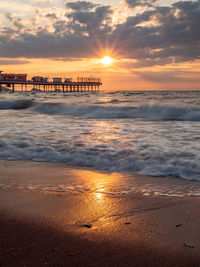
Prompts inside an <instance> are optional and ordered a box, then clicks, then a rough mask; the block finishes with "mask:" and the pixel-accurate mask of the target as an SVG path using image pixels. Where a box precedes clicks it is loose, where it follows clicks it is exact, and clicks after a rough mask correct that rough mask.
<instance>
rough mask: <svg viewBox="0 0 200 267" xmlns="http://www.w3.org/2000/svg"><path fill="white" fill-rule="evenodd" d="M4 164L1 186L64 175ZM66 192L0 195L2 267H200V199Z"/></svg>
mask: <svg viewBox="0 0 200 267" xmlns="http://www.w3.org/2000/svg"><path fill="white" fill-rule="evenodd" d="M2 164H3V165H2ZM27 164H28V165H27ZM0 165H1V173H0V178H1V181H3V179H7V178H9V177H10V179H11V180H12V179H15V178H16V179H17V177H18V176H19V177H21V178H20V179H22V180H23V181H25V180H26V179H32V178H33V176H37V177H38V175H39V176H40V179H41V183H42V180H43V177H46V178H48V177H54V178H56V175H58V173H57V170H56V167H55V166H53V165H52V166H53V167H49V168H46V167H45V164H43V163H39V164H36V163H30V162H29V163H26V162H24V163H22V162H20V163H17V162H8V163H6V162H1V164H0ZM23 166H24V168H23ZM30 166H34V168H32V169H31V167H30ZM42 166H44V168H43V167H42ZM14 170H15V171H14ZM63 170H64V173H65V175H66V174H67V170H68V169H67V168H64V167H63ZM79 171H80V173H81V169H80V168H79ZM69 172H70V169H69ZM108 175H109V174H108ZM22 176H24V177H22ZM66 179H67V177H66ZM91 179H92V177H91ZM112 179H114V178H112ZM61 191H62V190H60V192H55V191H49V190H46V191H45V190H43V191H40V190H32V191H31V190H30V189H29V190H27V189H25V188H24V187H22V188H20V187H19V188H16V186H11V187H8V188H6V187H4V188H3V187H2V188H1V191H0V231H1V239H0V242H1V244H0V266H5V267H6V266H200V242H199V241H200V200H199V198H194V197H193V198H192V197H187V198H180V197H179V198H178V197H164V196H144V195H142V194H140V193H138V194H137V193H131V192H130V193H128V194H116V195H114V194H113V195H112V194H102V193H101V192H97V191H95V190H94V191H92V190H90V191H87V190H85V191H81V190H74V191H69V192H61Z"/></svg>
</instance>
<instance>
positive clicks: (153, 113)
mask: <svg viewBox="0 0 200 267" xmlns="http://www.w3.org/2000/svg"><path fill="white" fill-rule="evenodd" d="M0 123H1V124H0V125H1V127H0V160H10V161H13V160H17V161H27V160H28V161H33V162H49V163H63V164H65V165H72V166H79V167H83V168H91V169H95V170H99V171H103V172H107V173H108V174H113V173H119V174H120V185H122V184H123V186H122V187H123V190H122V191H123V192H128V191H129V190H130V191H131V190H132V189H133V188H136V187H137V186H138V188H140V191H141V190H143V191H144V192H145V193H148V192H149V193H151V192H152V191H154V192H155V191H156V192H160V193H163V194H166V195H168V194H170V193H171V195H172V194H174V195H183V194H182V193H183V192H184V194H185V195H194V196H199V195H200V91H173V92H172V91H109V92H103V91H102V92H95V93H92V92H68V93H67V92H66V93H62V92H55V93H50V92H49V93H47V92H46V93H42V92H37V93H36V92H15V93H11V92H5V93H1V94H0ZM125 177H126V178H125ZM127 177H128V178H127ZM135 177H137V179H136V178H135ZM55 179H56V178H55ZM123 179H124V180H123ZM135 179H136V180H137V181H136V180H135ZM152 183H153V184H154V185H153V186H151V185H152ZM163 183H164V184H165V186H164V187H163V188H165V189H159V188H160V187H159V186H160V185H161V184H163ZM147 185H148V186H147ZM145 186H146V187H145ZM155 186H157V188H156V190H155V188H154V189H153V187H155ZM145 188H146V190H145ZM170 188H171V189H170ZM125 189H126V190H125ZM169 189H170V190H169ZM135 190H136V189H135ZM159 190H160V191H159ZM118 191H120V186H118ZM169 192H170V193H169Z"/></svg>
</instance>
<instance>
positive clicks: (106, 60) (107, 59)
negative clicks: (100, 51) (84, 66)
mask: <svg viewBox="0 0 200 267" xmlns="http://www.w3.org/2000/svg"><path fill="white" fill-rule="evenodd" d="M99 62H100V63H102V64H104V65H110V64H112V63H113V62H114V59H113V58H111V57H109V56H106V57H103V58H102V59H100V60H99Z"/></svg>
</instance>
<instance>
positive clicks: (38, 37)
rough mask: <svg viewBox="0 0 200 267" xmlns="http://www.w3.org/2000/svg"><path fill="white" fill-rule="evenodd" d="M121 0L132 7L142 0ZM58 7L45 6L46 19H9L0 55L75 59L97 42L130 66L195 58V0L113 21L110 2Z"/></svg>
mask: <svg viewBox="0 0 200 267" xmlns="http://www.w3.org/2000/svg"><path fill="white" fill-rule="evenodd" d="M126 1H127V3H128V4H129V6H131V7H134V6H135V4H137V5H138V4H143V5H144V4H145V3H146V1H139V0H138V1H131V0H126ZM148 2H149V1H148ZM154 2H155V1H150V3H154ZM63 12H65V16H63V17H59V16H58V15H57V14H56V13H55V12H54V11H53V9H52V12H49V10H48V12H46V14H45V15H44V17H45V19H46V21H47V22H46V24H45V22H43V23H40V24H38V23H36V24H34V23H31V21H30V19H29V21H27V20H26V21H25V20H22V19H19V18H18V19H14V18H12V20H10V25H9V26H4V27H2V28H1V29H0V44H1V50H0V57H6V58H7V57H10V58H15V57H16V58H17V57H24V58H31V57H33V58H37V57H38V58H39V57H44V58H56V57H61V58H77V59H79V58H87V57H92V56H95V52H94V51H95V50H98V49H99V47H105V48H110V49H111V50H112V47H115V48H114V49H115V50H117V51H120V53H121V55H122V56H123V57H126V58H130V59H134V63H133V67H135V68H136V67H137V68H140V67H149V66H155V65H165V64H170V63H179V62H186V61H193V60H196V59H198V58H200V20H199V18H200V1H179V2H176V3H174V4H173V5H171V6H166V7H165V6H162V7H160V6H154V8H150V9H147V10H145V11H143V12H142V13H140V14H136V15H132V16H129V17H128V18H127V19H126V21H125V22H123V23H118V24H115V25H113V24H112V17H113V15H114V13H113V9H112V7H111V6H104V5H96V4H93V3H92V2H86V1H77V2H70V3H67V4H66V10H65V11H63Z"/></svg>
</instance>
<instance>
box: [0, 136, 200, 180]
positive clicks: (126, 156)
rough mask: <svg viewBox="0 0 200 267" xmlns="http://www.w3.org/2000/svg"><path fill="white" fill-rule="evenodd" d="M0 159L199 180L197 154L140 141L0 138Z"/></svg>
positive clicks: (199, 164)
mask: <svg viewBox="0 0 200 267" xmlns="http://www.w3.org/2000/svg"><path fill="white" fill-rule="evenodd" d="M0 150H1V153H0V159H8V160H32V161H46V162H60V163H66V164H71V165H78V166H84V167H93V168H97V169H101V170H107V171H118V172H122V173H123V172H130V173H137V174H140V175H148V176H159V177H160V176H163V177H169V176H171V177H179V178H183V179H186V180H198V181H200V161H199V157H198V156H197V155H194V154H192V153H189V152H186V151H185V152H184V151H183V150H182V151H179V152H178V151H177V152H176V154H175V155H174V154H173V153H164V151H163V152H162V153H155V151H154V150H153V149H148V150H146V149H145V148H144V147H143V146H142V145H140V146H139V147H138V148H137V149H135V150H134V149H121V150H116V149H111V148H109V147H104V148H102V149H101V148H99V147H98V146H94V147H83V146H82V147H80V146H78V147H77V146H76V145H75V144H68V143H63V144H62V148H61V147H60V142H59V141H57V142H55V141H54V142H53V143H48V144H45V143H40V144H39V143H38V142H37V143H36V142H34V140H18V141H15V142H11V141H9V140H7V141H6V140H5V141H1V142H0Z"/></svg>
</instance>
